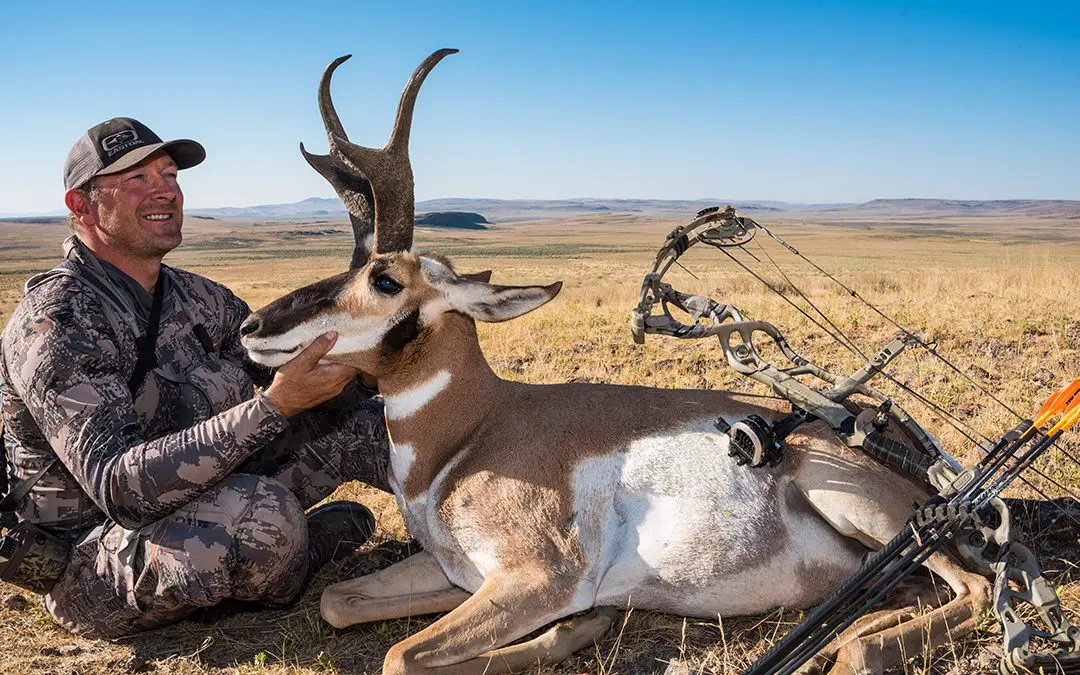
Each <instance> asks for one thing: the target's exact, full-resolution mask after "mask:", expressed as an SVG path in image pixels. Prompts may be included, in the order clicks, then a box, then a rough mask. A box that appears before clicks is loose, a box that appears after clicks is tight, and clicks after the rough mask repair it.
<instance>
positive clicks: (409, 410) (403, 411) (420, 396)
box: [383, 370, 450, 420]
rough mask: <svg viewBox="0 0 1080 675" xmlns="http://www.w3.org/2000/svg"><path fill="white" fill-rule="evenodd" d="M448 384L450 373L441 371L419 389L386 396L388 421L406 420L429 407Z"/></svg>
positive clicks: (415, 388)
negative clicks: (421, 409) (432, 400)
mask: <svg viewBox="0 0 1080 675" xmlns="http://www.w3.org/2000/svg"><path fill="white" fill-rule="evenodd" d="M448 384H450V371H448V370H440V371H439V372H437V373H435V375H434V376H433V377H432V378H431V379H430V380H428V381H427V382H424V383H423V384H421V385H419V386H417V387H413V388H412V389H406V390H405V391H403V392H401V393H400V394H393V395H392V396H384V397H383V404H384V405H385V406H386V408H385V410H386V419H388V420H402V419H405V418H406V417H408V416H410V415H412V414H413V413H414V412H416V411H417V410H419V409H420V408H423V407H424V406H425V405H427V404H428V402H430V401H431V399H433V398H435V397H436V396H437V395H438V393H439V392H440V391H442V390H443V389H446V386H447V385H448Z"/></svg>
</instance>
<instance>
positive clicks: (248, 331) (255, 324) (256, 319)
mask: <svg viewBox="0 0 1080 675" xmlns="http://www.w3.org/2000/svg"><path fill="white" fill-rule="evenodd" d="M261 328H262V317H261V316H259V315H258V314H252V315H251V316H249V317H248V318H246V319H244V323H242V324H240V337H247V336H248V335H252V334H254V333H258V332H259V329H261Z"/></svg>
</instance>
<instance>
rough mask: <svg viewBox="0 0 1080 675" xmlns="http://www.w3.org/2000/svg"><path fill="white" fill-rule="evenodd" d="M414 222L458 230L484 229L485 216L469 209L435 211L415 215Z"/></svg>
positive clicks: (486, 222)
mask: <svg viewBox="0 0 1080 675" xmlns="http://www.w3.org/2000/svg"><path fill="white" fill-rule="evenodd" d="M416 224H417V225H423V226H427V227H449V228H454V229H458V230H486V229H487V225H489V224H490V223H489V222H488V220H487V218H485V217H483V216H482V215H480V214H479V213H471V212H469V211H435V212H433V213H423V214H420V215H419V216H417V217H416Z"/></svg>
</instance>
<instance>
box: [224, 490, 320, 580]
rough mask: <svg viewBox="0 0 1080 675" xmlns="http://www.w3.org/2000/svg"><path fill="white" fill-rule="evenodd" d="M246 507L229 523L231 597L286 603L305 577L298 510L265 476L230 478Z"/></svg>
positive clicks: (294, 500)
mask: <svg viewBox="0 0 1080 675" xmlns="http://www.w3.org/2000/svg"><path fill="white" fill-rule="evenodd" d="M226 480H230V481H235V482H236V483H238V484H239V485H238V487H243V488H244V489H243V490H242V492H244V493H246V494H247V495H248V504H247V508H246V510H245V512H244V514H243V516H242V517H241V518H240V519H239V520H238V521H237V522H236V523H235V531H234V533H233V537H234V539H233V545H232V551H231V554H232V555H231V557H232V558H233V559H232V560H231V561H230V562H231V563H232V564H231V565H230V568H231V572H232V575H231V576H232V582H233V593H234V594H233V597H237V598H241V599H264V600H270V601H288V600H291V599H292V598H293V597H295V595H296V594H297V593H298V592H299V590H300V587H301V586H302V584H303V581H304V579H305V577H306V575H307V567H308V555H307V549H308V539H307V522H306V521H305V519H304V509H303V507H302V506H301V504H300V502H299V500H298V499H297V498H296V495H294V494H293V493H292V491H291V490H290V489H289V488H288V487H286V486H285V485H284V484H282V483H281V482H279V481H277V480H275V479H273V478H267V477H266V476H247V475H241V476H232V477H230V478H229V479H226Z"/></svg>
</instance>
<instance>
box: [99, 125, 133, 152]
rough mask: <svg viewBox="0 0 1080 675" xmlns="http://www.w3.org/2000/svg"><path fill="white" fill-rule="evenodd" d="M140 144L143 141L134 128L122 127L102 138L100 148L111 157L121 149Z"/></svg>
mask: <svg viewBox="0 0 1080 675" xmlns="http://www.w3.org/2000/svg"><path fill="white" fill-rule="evenodd" d="M142 144H143V142H142V141H140V140H139V134H137V133H135V130H134V129H124V130H123V131H118V132H117V133H115V134H113V135H112V136H106V137H105V138H104V139H102V141H101V148H102V149H103V150H104V151H105V152H106V153H107V154H108V155H109V157H112V156H113V155H115V154H116V153H118V152H120V151H121V150H124V149H126V148H130V147H131V146H133V145H142Z"/></svg>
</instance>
